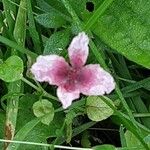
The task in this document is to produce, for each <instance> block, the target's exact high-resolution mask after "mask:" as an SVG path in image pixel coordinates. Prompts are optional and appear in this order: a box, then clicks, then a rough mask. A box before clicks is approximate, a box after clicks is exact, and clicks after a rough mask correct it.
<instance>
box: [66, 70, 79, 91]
mask: <svg viewBox="0 0 150 150" xmlns="http://www.w3.org/2000/svg"><path fill="white" fill-rule="evenodd" d="M79 73H80V69H75V68H72V67H70V69H69V70H68V74H67V80H66V83H65V84H64V88H65V89H66V90H67V91H74V90H75V89H76V86H77V84H76V83H77V82H78V78H79Z"/></svg>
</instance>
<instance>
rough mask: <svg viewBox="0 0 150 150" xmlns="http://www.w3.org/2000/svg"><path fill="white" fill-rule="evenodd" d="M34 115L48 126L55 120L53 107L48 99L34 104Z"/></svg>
mask: <svg viewBox="0 0 150 150" xmlns="http://www.w3.org/2000/svg"><path fill="white" fill-rule="evenodd" d="M33 113H34V115H35V116H36V117H38V118H40V119H41V122H42V123H44V124H46V125H49V124H50V122H51V121H52V120H53V118H54V108H53V105H52V103H51V102H50V101H48V100H46V99H42V100H39V101H37V102H35V103H34V104H33Z"/></svg>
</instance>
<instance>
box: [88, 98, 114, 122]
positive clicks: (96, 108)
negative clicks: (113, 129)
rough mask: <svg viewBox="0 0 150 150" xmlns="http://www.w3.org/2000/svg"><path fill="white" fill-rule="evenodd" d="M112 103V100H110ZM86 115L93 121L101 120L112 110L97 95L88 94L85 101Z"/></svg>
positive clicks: (110, 113)
mask: <svg viewBox="0 0 150 150" xmlns="http://www.w3.org/2000/svg"><path fill="white" fill-rule="evenodd" d="M109 103H111V104H112V105H114V104H113V102H112V101H111V100H110V101H109ZM86 109H87V115H88V117H89V119H91V120H93V121H101V120H104V119H106V118H108V117H110V116H111V115H112V114H113V110H112V109H111V108H110V107H109V106H108V105H107V104H106V103H105V102H104V101H103V100H102V99H101V97H97V96H89V97H88V98H87V101H86Z"/></svg>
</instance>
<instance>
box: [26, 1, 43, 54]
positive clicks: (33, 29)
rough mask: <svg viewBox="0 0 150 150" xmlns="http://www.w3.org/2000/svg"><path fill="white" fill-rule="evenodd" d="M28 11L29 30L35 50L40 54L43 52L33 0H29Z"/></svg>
mask: <svg viewBox="0 0 150 150" xmlns="http://www.w3.org/2000/svg"><path fill="white" fill-rule="evenodd" d="M27 11H28V21H29V32H30V35H31V37H32V40H33V44H34V47H35V50H36V51H37V53H38V54H41V44H40V37H39V34H38V32H37V30H36V26H35V21H34V16H33V11H32V5H31V0H27Z"/></svg>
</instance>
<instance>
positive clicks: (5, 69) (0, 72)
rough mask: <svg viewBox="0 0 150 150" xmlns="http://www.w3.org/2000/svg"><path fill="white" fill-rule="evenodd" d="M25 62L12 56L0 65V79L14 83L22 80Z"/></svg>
mask: <svg viewBox="0 0 150 150" xmlns="http://www.w3.org/2000/svg"><path fill="white" fill-rule="evenodd" d="M22 73H23V61H22V59H21V58H20V57H18V56H15V55H14V56H11V57H9V58H8V59H7V60H6V61H5V62H3V63H2V64H0V79H2V80H4V81H6V82H14V81H17V80H19V79H21V78H22Z"/></svg>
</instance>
